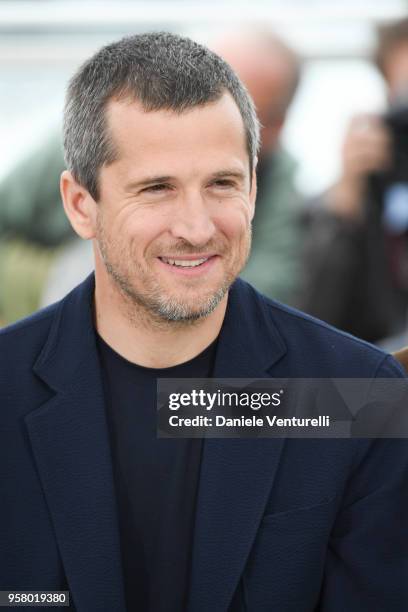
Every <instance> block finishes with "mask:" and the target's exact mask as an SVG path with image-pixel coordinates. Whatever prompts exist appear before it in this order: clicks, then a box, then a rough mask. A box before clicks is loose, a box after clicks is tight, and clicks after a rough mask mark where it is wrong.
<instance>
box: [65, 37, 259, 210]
mask: <svg viewBox="0 0 408 612" xmlns="http://www.w3.org/2000/svg"><path fill="white" fill-rule="evenodd" d="M225 92H229V93H230V94H231V96H232V97H233V99H234V100H235V102H236V104H237V106H238V109H239V111H240V113H241V116H242V120H243V125H244V130H245V137H246V145H247V151H248V155H249V163H250V170H251V172H252V168H253V164H254V159H255V157H256V155H257V152H258V149H259V122H258V119H257V116H256V111H255V107H254V104H253V102H252V99H251V97H250V95H249V94H248V92H247V90H246V88H245V87H244V85H243V84H242V83H241V81H240V80H239V78H238V77H237V75H236V74H235V73H234V71H233V70H232V68H231V67H230V66H229V65H228V64H227V63H226V62H225V61H224V60H223V59H221V58H220V57H219V56H218V55H216V54H215V53H213V52H212V51H210V50H209V49H207V48H206V47H204V46H202V45H199V44H198V43H196V42H194V41H192V40H190V39H189V38H185V37H181V36H177V35H175V34H170V33H168V32H152V33H147V34H137V35H135V36H128V37H125V38H123V39H122V40H119V41H117V42H114V43H112V44H109V45H107V46H105V47H102V49H100V51H98V52H97V53H96V54H95V55H94V56H93V57H91V58H90V59H89V60H88V61H86V62H85V63H84V64H83V65H82V66H81V67H80V68H79V70H78V72H77V73H76V74H75V75H74V76H73V77H72V79H71V81H70V83H69V86H68V91H67V96H66V102H65V109H64V151H65V161H66V164H67V168H68V169H69V170H70V172H71V173H72V175H73V176H74V178H75V180H77V181H78V183H80V184H81V185H82V186H83V187H85V188H86V189H87V190H88V191H89V193H90V194H91V196H92V197H93V198H94V199H95V200H98V199H99V190H98V175H99V171H100V169H101V167H102V166H104V165H108V164H110V163H112V162H113V161H115V159H117V155H118V154H117V151H116V150H115V145H114V143H113V142H112V138H111V137H110V135H109V133H108V129H107V127H108V126H107V119H106V106H107V104H108V102H109V101H110V100H112V99H117V100H120V99H127V98H131V99H134V100H137V101H138V102H140V103H141V105H142V106H143V108H144V110H145V111H158V110H164V109H165V110H172V111H174V112H177V113H182V112H183V111H185V110H187V109H189V108H192V107H194V106H201V105H205V104H208V103H211V102H215V101H217V100H218V99H219V98H221V96H222V95H223V94H224V93H225Z"/></svg>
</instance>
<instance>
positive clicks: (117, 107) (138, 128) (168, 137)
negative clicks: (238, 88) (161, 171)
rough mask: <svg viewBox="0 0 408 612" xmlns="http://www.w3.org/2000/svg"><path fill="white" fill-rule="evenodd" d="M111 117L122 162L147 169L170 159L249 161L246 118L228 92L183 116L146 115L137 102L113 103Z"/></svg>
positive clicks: (162, 112) (110, 128) (164, 112)
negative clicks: (147, 162)
mask: <svg viewBox="0 0 408 612" xmlns="http://www.w3.org/2000/svg"><path fill="white" fill-rule="evenodd" d="M106 114H107V124H108V131H109V135H110V137H111V139H112V140H113V143H114V146H115V148H116V150H117V153H118V160H126V159H127V160H133V161H136V159H137V161H138V163H142V164H144V163H145V162H146V161H148V160H149V161H150V162H151V161H152V160H155V161H156V162H157V163H159V161H160V160H161V159H163V158H166V157H167V158H168V157H170V158H171V159H172V160H173V161H174V163H175V162H176V161H177V159H180V160H181V159H183V160H184V162H185V161H186V160H189V159H194V158H195V157H196V156H197V155H200V156H201V157H202V158H203V157H205V156H207V157H208V155H210V156H211V157H213V158H214V159H216V158H217V157H222V156H231V155H232V156H234V157H238V158H243V159H244V160H245V162H247V161H248V153H247V145H246V136H245V128H244V123H243V119H242V117H241V114H240V111H239V109H238V107H237V105H236V103H235V101H234V99H233V98H232V96H231V95H230V94H229V93H225V94H224V95H223V96H222V97H221V98H220V99H219V100H217V101H215V102H211V103H209V104H206V105H203V106H195V107H192V108H190V109H187V110H185V111H183V112H175V111H173V110H159V111H145V110H144V109H143V107H142V106H141V104H140V103H139V102H137V101H134V100H120V101H118V100H112V101H110V102H109V104H108V106H107V109H106Z"/></svg>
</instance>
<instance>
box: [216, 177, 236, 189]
mask: <svg viewBox="0 0 408 612" xmlns="http://www.w3.org/2000/svg"><path fill="white" fill-rule="evenodd" d="M212 185H214V187H221V189H227V188H228V187H234V186H235V183H234V181H231V180H230V179H217V180H216V181H214V182H213V183H212Z"/></svg>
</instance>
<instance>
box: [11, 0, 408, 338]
mask: <svg viewBox="0 0 408 612" xmlns="http://www.w3.org/2000/svg"><path fill="white" fill-rule="evenodd" d="M407 17H408V1H407V0H341V2H340V1H338V0H332V1H331V2H330V3H329V2H327V1H321V0H282V1H281V0H252V2H251V3H248V2H240V1H239V0H234V1H233V2H232V1H223V0H217V1H215V0H214V1H213V0H207V2H205V3H203V2H196V1H194V0H181V1H175V0H149V1H148V2H142V1H135V0H128V1H116V2H103V1H98V2H94V1H91V0H82V1H81V2H78V1H75V0H72V1H71V0H32V1H27V0H26V1H19V0H13V1H6V0H0V142H1V146H0V322H1V323H2V324H7V323H10V322H11V321H13V320H16V319H17V318H19V317H21V316H25V315H27V314H28V313H29V312H31V311H33V310H35V309H37V308H38V307H40V306H42V305H45V304H47V303H49V302H51V301H52V300H53V299H57V298H59V297H60V296H61V295H62V294H63V293H64V292H65V291H67V290H68V289H69V288H70V287H71V286H73V285H74V284H75V283H76V282H77V281H78V280H80V279H81V277H82V276H84V275H85V274H86V272H87V270H88V268H89V267H90V266H91V259H90V254H89V253H90V251H89V249H85V248H84V247H83V245H81V247H79V246H78V244H76V241H75V239H74V237H73V235H72V233H71V231H70V230H69V228H67V227H66V225H65V221H64V220H61V216H60V211H59V212H58V214H56V213H55V212H54V208H55V209H56V208H59V207H60V203H59V201H58V197H57V196H56V195H55V194H56V190H57V187H56V185H57V182H58V174H59V172H60V164H61V163H62V162H61V152H60V144H59V142H60V136H59V133H60V127H61V115H62V108H63V101H64V92H65V88H66V84H67V81H68V79H69V77H70V76H71V75H72V74H73V72H74V71H75V69H76V68H77V67H78V66H79V64H80V63H81V62H82V61H83V60H84V59H86V58H87V57H89V56H90V55H91V54H92V53H93V52H94V51H95V50H97V49H98V48H99V47H101V46H102V45H104V44H106V43H108V42H109V41H112V40H115V39H117V38H119V37H121V36H122V35H126V34H134V33H138V32H143V31H150V30H157V29H161V30H169V31H172V32H176V33H180V34H183V35H188V36H190V37H192V38H194V39H195V40H197V41H199V42H203V43H205V44H208V45H209V46H213V48H214V49H215V50H216V51H217V52H219V53H220V54H221V55H224V57H225V59H227V61H229V62H230V63H231V65H232V66H233V67H234V68H235V69H236V70H237V72H238V74H239V75H240V76H241V78H242V80H243V81H244V82H246V79H248V81H247V82H246V84H247V87H248V89H249V91H250V93H251V94H252V95H253V97H254V100H255V103H256V104H257V106H258V108H259V109H260V111H261V109H262V112H263V115H262V117H261V120H262V123H263V124H264V127H265V135H266V133H267V128H268V125H269V124H268V122H269V121H270V124H271V128H272V124H273V125H274V126H275V127H274V130H275V131H274V139H275V140H274V142H273V143H272V140H271V144H270V146H269V145H268V146H267V147H265V151H264V153H265V155H263V156H261V157H263V159H262V160H261V161H262V163H261V167H260V171H261V175H260V180H261V183H262V185H263V189H262V190H261V195H263V199H264V200H265V202H262V209H261V208H260V210H261V211H263V212H262V214H261V213H260V219H262V224H261V222H260V221H259V223H258V229H257V227H256V225H255V228H254V258H253V260H251V261H250V263H249V266H248V269H247V271H246V273H245V274H246V277H247V278H248V280H250V281H251V282H253V283H254V284H255V285H256V286H257V287H258V288H259V289H260V290H262V291H264V292H265V293H266V294H268V295H270V296H271V297H275V298H276V299H279V300H282V301H285V302H287V303H289V304H292V305H294V306H297V307H300V308H302V309H304V310H307V311H308V312H310V313H311V314H314V315H316V316H319V317H321V318H323V319H325V320H327V321H329V322H330V323H332V324H334V325H337V326H339V327H341V328H343V329H345V330H347V331H350V332H351V333H354V334H356V335H358V336H360V337H363V338H365V339H367V340H369V341H372V342H386V345H387V346H394V345H395V343H396V344H397V345H398V344H399V343H401V342H402V343H403V342H404V341H405V327H406V320H407V317H406V313H407V310H408V255H407V256H406V254H405V251H408V249H406V248H405V243H406V242H407V244H408V240H406V237H407V230H408V196H407V193H408V191H405V189H406V188H405V185H406V184H407V183H406V182H405V177H404V176H402V174H403V173H402V174H401V172H402V171H401V164H400V162H398V163H399V164H400V165H399V166H398V168H397V169H396V160H397V159H400V158H401V159H403V154H402V153H401V150H402V148H403V147H404V144H403V143H402V144H401V142H402V141H401V142H400V143H399V144H398V147H399V148H398V151H396V146H397V145H396V142H397V140H398V138H399V137H398V134H400V136H401V139H402V140H404V138H405V132H404V126H405V123H404V121H405V119H404V117H405V115H404V117H403V118H402V119H401V120H400V119H399V120H398V121H397V123H395V122H394V123H393V120H392V121H388V114H389V113H390V109H392V110H393V112H394V107H395V101H396V100H397V99H398V104H399V105H400V101H401V99H402V98H403V96H402V93H404V92H403V90H405V85H404V87H403V86H402V85H401V83H405V82H406V84H407V92H408V59H406V58H408V26H407V28H406V33H405V35H406V39H403V37H402V39H401V40H403V42H402V43H401V44H402V47H404V45H405V47H404V49H405V57H404V58H403V59H402V60H401V61H400V65H399V66H398V67H397V68H396V69H395V70H394V69H392V70H394V72H393V71H392V70H391V69H390V70H391V73H392V74H391V75H388V74H385V73H384V70H383V69H382V68H381V67H380V69H379V67H378V62H377V63H376V62H375V61H374V60H375V58H376V54H377V51H378V45H379V35H378V32H379V28H380V29H381V28H383V27H388V26H389V25H393V24H395V23H399V22H404V20H405V19H406V18H407ZM243 24H244V25H245V27H244V26H243ZM259 24H262V28H261V27H260V25H259ZM251 29H252V30H253V33H254V35H253V37H252V38H251V35H250V33H249V30H251ZM244 31H245V33H242V32H244ZM269 33H270V34H269ZM269 35H270V39H269V38H268V36H269ZM404 40H405V42H404ZM251 45H252V47H253V49H254V55H253V59H252V61H253V63H254V65H256V66H257V67H258V68H259V70H258V74H256V75H255V73H254V74H253V73H252V72H251V66H249V67H248V65H246V64H248V62H249V60H248V61H247V62H245V61H244V60H243V58H242V57H240V49H241V56H242V55H243V54H244V55H246V56H247V58H251V57H252V56H251V54H250V53H249V54H247V53H246V51H245V53H243V52H242V49H244V50H245V49H249V48H250V47H251ZM262 45H263V48H261V47H262ZM391 46H392V45H391ZM258 47H259V48H258ZM268 53H271V55H270V56H268ZM288 54H289V55H288ZM278 56H279V57H280V59H282V58H283V57H284V56H285V57H286V59H287V58H288V57H289V64H291V65H290V66H289V64H288V63H286V68H285V69H287V71H290V70H292V73H293V65H294V63H296V67H295V71H298V73H299V74H298V77H299V78H298V79H297V82H296V87H295V88H294V89H295V91H293V92H291V93H290V95H288V96H286V98H287V103H285V104H284V106H285V108H284V109H283V110H282V109H281V110H280V111H279V112H280V115H279V117H278V118H277V111H276V108H275V107H274V100H273V98H274V96H273V91H272V93H270V91H269V93H268V96H269V98H268V100H269V99H270V109H271V113H270V115H268V113H266V115H265V112H264V110H263V109H264V106H265V103H264V101H263V98H262V95H261V93H259V96H260V97H259V98H258V99H257V96H258V90H259V89H262V83H263V82H264V83H265V88H264V89H265V96H266V95H267V94H266V89H267V83H268V82H269V81H268V78H269V76H271V74H269V76H268V57H270V58H271V59H270V63H269V65H270V69H271V70H272V66H274V67H275V68H274V70H275V73H274V75H275V76H276V74H277V73H278V72H279V71H283V68H282V66H283V64H282V63H281V64H280V67H277V66H278V61H277V60H276V57H278ZM275 60H276V61H275ZM405 61H406V66H405V64H404V62H405ZM234 64H235V65H234ZM264 64H265V65H264ZM404 66H405V68H404ZM261 67H263V68H262V70H264V72H262V70H261ZM404 70H405V72H404ZM394 73H398V74H397V76H396V77H395V79H397V81H398V83H397V85H396V86H395V87H393V85H392V82H391V81H392V79H394V76H395V75H394ZM401 73H403V76H401V77H400V74H401ZM388 77H389V78H388ZM271 78H272V77H271ZM276 78H277V77H276ZM251 79H253V82H254V83H255V81H257V82H256V84H255V85H253V90H252V81H251ZM387 79H388V80H387ZM276 82H277V81H276ZM279 86H280V85H276V88H277V89H278V88H279ZM270 87H272V88H273V83H272V81H271V84H270ZM289 88H290V86H289ZM292 94H293V95H292ZM277 95H278V94H277ZM404 95H405V94H404ZM261 99H262V101H261ZM407 100H408V98H407ZM267 104H268V101H266V105H267ZM404 104H405V102H404ZM263 105H264V106H263ZM279 105H280V106H279V108H281V105H282V97H281V98H280V102H279ZM265 108H266V107H265ZM398 108H399V107H398ZM407 108H408V104H407ZM272 110H273V113H272ZM278 114H279V113H278ZM407 115H408V113H407ZM265 117H266V118H265ZM406 124H407V126H408V119H407V121H406ZM395 125H396V127H395ZM277 126H278V127H277ZM350 126H351V127H350ZM383 128H384V129H383ZM364 131H365V132H366V134H367V138H366V141H365V143H364V142H360V141H359V138H360V136H359V134H362V133H363V132H364ZM396 133H397V137H394V136H395V134H396ZM407 133H408V131H407ZM370 138H371V141H370ZM363 140H364V139H363ZM404 142H406V143H407V147H406V150H407V158H408V138H405V141H404ZM359 147H360V150H359ZM364 147H365V153H364ZM376 147H378V154H377V156H376V158H375V159H374V158H372V159H369V157H370V154H372V152H373V151H374V150H375V148H376ZM278 148H279V151H284V152H285V155H287V158H285V160H286V162H287V161H288V160H289V159H290V172H289V170H288V168H289V166H288V165H286V166H285V168H286V170H285V172H286V174H285V172H283V174H282V175H280V178H279V179H277V178H276V177H275V175H274V174H273V172H277V167H278V162H277V158H278V156H277V154H276V152H277V151H278ZM364 156H366V157H364ZM401 156H402V157H401ZM374 157H375V156H374ZM265 160H266V161H265ZM264 161H265V163H263V162H264ZM267 161H268V163H266V162H267ZM269 162H270V166H269ZM286 162H285V163H286ZM279 163H280V162H279ZM401 163H402V164H404V162H403V161H402V162H401ZM391 166H392V172H391V170H390V168H391ZM269 167H270V168H271V170H270V172H269V170H268V169H267V168H269ZM279 168H280V166H279ZM268 172H269V176H270V177H275V178H274V179H272V178H270V179H269V181H270V182H271V183H274V185H276V184H277V182H278V180H280V181H281V182H282V185H283V187H282V189H283V192H285V185H286V187H287V186H288V185H289V183H290V194H289V195H288V193H286V192H285V193H284V195H281V196H279V195H276V194H275V196H274V197H275V199H277V200H279V202H280V206H281V208H282V210H281V211H280V212H279V210H278V209H279V204H278V205H276V206H277V207H278V209H277V210H276V212H274V208H273V207H274V206H275V205H274V204H273V205H272V204H270V205H269V204H268V202H267V197H266V195H265V194H266V193H267V191H268ZM357 175H358V176H357ZM407 176H408V166H407ZM283 192H281V193H283ZM351 192H352V193H351ZM350 194H351V195H350ZM285 198H287V201H286V200H285ZM51 200H53V204H52V205H53V209H52V210H51V209H50V206H51V204H50V202H51ZM272 200H273V198H272ZM295 202H296V203H295ZM373 202H374V204H373ZM366 209H367V210H368V209H369V210H370V211H371V210H374V209H375V210H376V211H377V213H378V214H377V213H376V215H374V216H375V219H374V220H373V219H372V218H371V213H367V214H366V212H365V211H366ZM50 210H51V212H50ZM265 211H266V212H265ZM378 211H380V212H378ZM261 225H262V227H261ZM373 227H375V229H373ZM262 232H263V233H262ZM390 234H391V239H390V238H389V236H390ZM283 235H285V236H286V235H287V240H286V238H285V241H284V240H283V238H282V237H283ZM390 240H391V243H390ZM397 243H398V244H397ZM390 244H391V246H390ZM371 251H372V252H375V256H373V255H372V252H371ZM396 262H397V263H396ZM401 278H402V280H401ZM394 280H395V282H394ZM58 281H59V282H58ZM62 281H64V282H62ZM371 314H372V315H373V316H372V319H373V320H372V321H368V319H370V317H371Z"/></svg>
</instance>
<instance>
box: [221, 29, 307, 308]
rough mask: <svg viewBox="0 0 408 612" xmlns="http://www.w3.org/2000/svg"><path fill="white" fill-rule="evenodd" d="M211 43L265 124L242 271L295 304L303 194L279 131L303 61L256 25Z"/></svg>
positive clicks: (274, 294)
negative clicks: (250, 241)
mask: <svg viewBox="0 0 408 612" xmlns="http://www.w3.org/2000/svg"><path fill="white" fill-rule="evenodd" d="M211 46H212V48H213V50H214V51H215V52H216V53H218V54H219V55H221V57H223V58H224V59H225V60H226V61H227V62H228V63H229V64H230V66H232V68H233V69H234V71H235V72H236V73H237V74H238V76H239V77H240V79H241V80H242V82H243V83H244V84H245V86H246V87H247V89H248V91H249V93H250V95H251V97H252V99H253V101H254V103H255V107H256V109H257V113H258V117H259V120H260V122H261V126H262V127H261V150H260V153H259V161H258V167H257V181H258V195H257V200H256V214H255V218H254V221H253V225H252V229H253V246H252V254H251V257H250V260H249V262H248V264H247V266H246V268H245V270H244V272H243V273H242V275H241V276H242V278H244V279H245V280H247V281H248V282H250V283H251V284H253V285H254V286H255V287H256V288H257V289H259V291H262V292H263V293H264V294H265V295H267V296H269V297H272V298H274V299H276V300H280V301H283V302H286V303H288V304H291V303H293V302H294V299H295V295H296V291H297V289H298V285H299V279H300V257H301V244H302V243H301V224H300V213H301V210H302V199H301V197H300V195H299V193H298V192H297V190H296V187H295V173H296V163H295V161H294V159H293V158H292V157H291V156H290V154H289V153H288V152H287V151H285V150H284V148H283V147H282V145H281V143H280V137H281V133H282V129H283V127H284V124H285V119H286V117H287V113H288V110H289V107H290V105H291V103H292V101H293V98H294V96H295V93H296V91H297V89H298V85H299V81H300V77H301V62H300V59H299V58H298V57H297V55H296V54H295V52H294V51H293V50H292V49H291V48H290V47H288V45H287V44H286V43H285V42H284V41H283V40H281V39H280V38H279V37H278V36H277V35H276V34H275V33H273V32H271V31H270V30H267V29H261V28H259V27H255V26H254V27H252V28H249V27H248V28H246V29H241V30H235V31H231V32H228V33H224V35H223V36H222V38H220V39H219V40H218V41H214V44H213V45H211Z"/></svg>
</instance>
